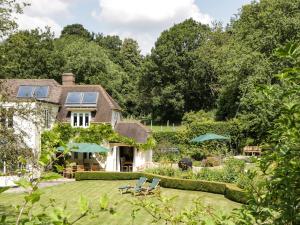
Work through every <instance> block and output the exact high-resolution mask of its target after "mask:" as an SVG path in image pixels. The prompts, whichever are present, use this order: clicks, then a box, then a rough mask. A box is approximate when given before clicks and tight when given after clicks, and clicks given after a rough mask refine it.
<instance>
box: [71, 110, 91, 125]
mask: <svg viewBox="0 0 300 225" xmlns="http://www.w3.org/2000/svg"><path fill="white" fill-rule="evenodd" d="M75 114H77V121H76V125H74V122H75V121H74V115H75ZM80 114H82V115H83V118H82V121H83V122H82V124H83V125H82V126H79V120H80V118H79V115H80ZM86 114H88V116H89V123H88V124H86V121H85V116H86ZM91 118H92V115H91V112H84V111H81V112H72V113H71V126H72V127H83V128H85V127H89V126H90V124H91Z"/></svg>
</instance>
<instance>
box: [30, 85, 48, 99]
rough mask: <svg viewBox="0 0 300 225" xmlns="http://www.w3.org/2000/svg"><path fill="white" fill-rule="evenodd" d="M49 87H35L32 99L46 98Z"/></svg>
mask: <svg viewBox="0 0 300 225" xmlns="http://www.w3.org/2000/svg"><path fill="white" fill-rule="evenodd" d="M48 90H49V86H37V87H35V90H34V97H36V98H47V97H48Z"/></svg>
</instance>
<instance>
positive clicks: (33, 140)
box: [1, 102, 58, 155]
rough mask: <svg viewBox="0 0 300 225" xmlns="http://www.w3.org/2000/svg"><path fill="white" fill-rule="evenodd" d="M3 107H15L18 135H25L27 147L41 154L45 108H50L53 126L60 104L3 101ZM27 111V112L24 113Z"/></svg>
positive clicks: (15, 125)
mask: <svg viewBox="0 0 300 225" xmlns="http://www.w3.org/2000/svg"><path fill="white" fill-rule="evenodd" d="M1 107H5V108H7V109H9V108H14V109H15V110H16V113H15V114H14V116H13V124H14V127H13V128H14V130H15V132H16V134H17V135H22V136H23V141H24V143H25V144H26V146H27V147H29V148H31V149H32V150H33V153H34V154H35V155H37V154H39V151H40V142H41V133H42V132H43V131H44V130H45V128H44V122H45V121H44V109H48V110H49V124H50V127H52V126H53V124H54V123H55V120H56V115H57V112H58V106H57V105H53V104H48V103H36V102H26V103H25V102H24V103H12V102H11V103H2V104H1ZM24 112H26V114H25V113H24Z"/></svg>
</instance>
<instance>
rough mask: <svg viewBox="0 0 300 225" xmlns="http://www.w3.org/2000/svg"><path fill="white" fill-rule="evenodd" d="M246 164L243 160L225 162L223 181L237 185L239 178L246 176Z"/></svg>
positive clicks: (231, 159)
mask: <svg viewBox="0 0 300 225" xmlns="http://www.w3.org/2000/svg"><path fill="white" fill-rule="evenodd" d="M245 165H246V164H245V162H244V161H243V160H239V159H234V158H232V157H231V158H229V159H227V160H226V161H225V165H224V169H223V170H224V177H223V181H224V182H227V183H235V182H237V180H238V179H239V177H240V176H241V175H242V174H244V171H245Z"/></svg>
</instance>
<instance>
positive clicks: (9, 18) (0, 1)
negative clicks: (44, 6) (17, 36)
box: [0, 0, 27, 38]
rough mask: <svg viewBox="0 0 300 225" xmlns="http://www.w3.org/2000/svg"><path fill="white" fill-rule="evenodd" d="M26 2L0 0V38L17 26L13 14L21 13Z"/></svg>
mask: <svg viewBox="0 0 300 225" xmlns="http://www.w3.org/2000/svg"><path fill="white" fill-rule="evenodd" d="M26 5H27V4H25V3H23V2H20V1H16V0H0V38H3V37H4V36H7V35H8V34H10V32H11V31H14V30H15V29H16V28H17V23H16V21H15V18H14V16H13V14H15V13H17V14H18V13H22V9H23V7H25V6H26Z"/></svg>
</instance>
